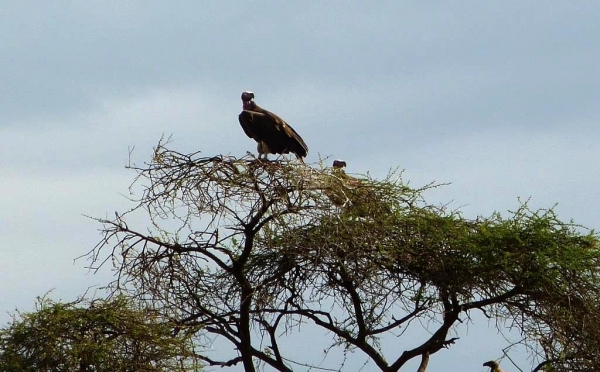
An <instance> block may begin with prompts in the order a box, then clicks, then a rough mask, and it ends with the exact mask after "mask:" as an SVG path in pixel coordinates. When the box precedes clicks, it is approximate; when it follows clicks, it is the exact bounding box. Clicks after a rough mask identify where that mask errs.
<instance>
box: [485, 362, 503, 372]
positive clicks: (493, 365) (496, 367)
mask: <svg viewBox="0 0 600 372" xmlns="http://www.w3.org/2000/svg"><path fill="white" fill-rule="evenodd" d="M483 366H484V367H490V372H502V370H501V369H500V364H498V362H496V361H495V360H490V361H489V362H485V363H483Z"/></svg>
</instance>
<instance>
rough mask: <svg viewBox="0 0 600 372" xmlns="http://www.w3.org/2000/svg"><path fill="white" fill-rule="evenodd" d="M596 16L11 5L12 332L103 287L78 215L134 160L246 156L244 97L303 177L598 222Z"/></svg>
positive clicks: (451, 358)
mask: <svg viewBox="0 0 600 372" xmlns="http://www.w3.org/2000/svg"><path fill="white" fill-rule="evenodd" d="M599 19H600V3H599V2H592V1H578V2H571V1H545V2H543V3H542V2H523V1H502V2H499V1H498V2H484V1H467V2H465V1H461V2H455V1H444V2H427V3H424V2H418V1H411V2H408V1H385V2H384V1H327V2H316V1H315V2H311V3H307V2H299V1H296V2H281V1H258V2H257V1H244V2H242V1H212V2H208V1H175V2H165V1H163V2H156V1H119V2H105V1H96V2H84V1H80V2H50V1H31V2H27V3H26V2H4V3H3V4H2V5H0V56H1V58H0V141H2V146H1V147H0V172H1V173H0V174H1V182H0V191H1V193H2V194H1V198H0V222H1V223H0V249H2V252H3V255H2V257H3V258H2V259H1V260H0V297H1V298H2V306H1V308H0V321H1V322H2V323H4V322H6V321H8V319H9V317H8V314H7V312H9V311H12V310H14V309H15V308H19V309H30V308H31V306H32V305H33V303H34V301H35V297H36V296H38V295H43V294H44V293H45V292H47V291H49V290H52V289H53V290H54V291H53V292H52V295H51V296H52V297H53V298H54V299H57V300H58V299H63V300H71V299H74V298H75V296H77V295H79V294H81V293H83V291H85V289H86V288H87V287H89V286H91V285H103V284H106V282H107V280H108V279H109V277H110V273H109V272H107V271H106V270H105V271H103V272H101V273H99V274H96V275H92V274H90V273H88V272H87V271H86V270H85V268H84V267H85V264H86V262H85V261H84V260H79V261H75V262H74V261H73V259H74V258H75V257H77V256H79V255H81V254H84V253H85V252H87V251H88V250H90V249H91V248H93V246H94V245H95V244H96V243H97V242H98V240H99V238H100V236H99V233H98V228H100V226H99V225H98V224H97V223H95V222H94V221H91V220H89V219H86V218H85V217H84V216H83V215H91V216H96V217H105V216H112V215H113V213H114V211H115V210H119V211H123V210H125V209H126V208H127V207H128V206H130V204H128V202H127V201H126V200H125V198H124V197H123V196H122V194H126V193H127V186H128V185H129V183H130V182H131V181H132V179H133V176H134V174H133V173H132V172H130V171H127V170H125V169H124V165H125V164H126V163H127V160H128V150H129V148H132V147H135V151H134V153H133V157H134V159H135V160H137V161H138V162H141V161H144V160H146V159H149V156H150V154H151V151H152V146H154V145H155V144H156V143H157V142H158V140H159V138H160V136H161V135H162V134H166V135H171V134H172V136H173V137H172V139H173V142H172V143H171V148H174V149H176V150H178V151H181V152H192V151H198V150H200V151H202V152H203V153H204V154H206V155H207V156H208V155H216V154H231V155H243V154H245V153H246V151H252V152H254V151H255V150H256V144H255V142H254V141H252V140H251V139H249V138H247V137H246V136H245V135H244V133H243V131H242V129H241V128H240V126H239V123H238V121H237V115H238V113H239V112H240V110H241V101H240V93H241V92H242V91H243V90H252V91H254V92H255V94H256V101H257V103H258V104H259V105H261V106H262V107H264V108H266V109H269V110H271V111H274V112H276V113H277V114H278V115H280V116H282V117H283V118H284V119H285V120H286V121H287V122H288V123H290V124H291V125H292V126H293V127H294V128H295V129H296V130H297V131H298V132H299V133H300V134H301V135H302V137H303V138H304V140H305V141H306V143H307V144H308V146H309V149H310V152H309V155H308V161H309V162H313V161H317V160H318V159H319V156H322V157H327V156H331V157H333V158H341V159H344V160H346V161H347V163H348V171H349V172H352V173H366V172H369V173H370V174H371V175H372V176H375V177H383V176H385V175H386V173H387V171H388V170H389V169H390V168H400V169H404V170H405V171H404V178H405V179H406V180H407V181H410V183H411V185H414V186H421V185H423V184H426V183H428V182H430V181H437V182H449V183H451V184H450V185H449V186H446V187H444V188H442V189H439V190H437V191H435V192H432V193H431V194H430V201H431V202H434V203H445V202H452V203H451V204H450V207H451V208H459V207H460V208H462V210H463V212H464V213H465V215H467V216H471V217H474V216H476V215H480V214H481V215H489V214H491V213H492V212H493V211H500V212H505V211H507V210H514V209H516V208H517V207H518V205H519V203H518V201H517V200H518V198H523V199H526V198H531V205H532V206H533V207H551V206H553V205H555V204H557V203H558V205H557V207H556V210H557V212H558V214H559V217H560V218H562V219H563V220H570V219H574V220H575V222H579V223H581V224H583V225H586V226H589V227H592V228H598V227H600V217H599V216H598V212H597V211H598V210H600V200H599V198H598V189H599V187H600V175H599V168H600V165H599V162H598V157H599V154H600V151H599V150H598V143H599V138H600V126H599V125H598V118H599V117H600V105H599V104H598V101H599V99H600V63H599V61H600V26H599V25H600V21H599ZM484 326H485V325H484ZM473 328H476V327H473ZM471 332H473V331H471ZM469 336H472V334H471V335H467V336H466V337H465V338H466V339H468V338H469ZM439 355H440V356H439V357H438V354H436V356H435V357H433V358H432V361H431V367H430V370H432V371H441V370H459V369H460V370H464V371H467V370H469V371H483V370H484V368H483V367H481V363H483V362H484V361H486V360H487V359H492V358H495V357H499V356H501V352H500V349H499V347H498V346H497V345H495V344H494V345H489V344H487V343H485V342H475V343H474V344H473V346H470V347H468V348H467V347H464V346H462V345H457V346H456V347H454V348H452V349H450V350H448V351H443V352H441V353H440V354H439ZM443 363H455V364H456V366H457V368H450V369H449V368H447V366H445V367H444V364H443ZM367 369H368V368H367ZM505 370H507V371H511V370H516V369H511V366H510V365H508V366H506V368H505Z"/></svg>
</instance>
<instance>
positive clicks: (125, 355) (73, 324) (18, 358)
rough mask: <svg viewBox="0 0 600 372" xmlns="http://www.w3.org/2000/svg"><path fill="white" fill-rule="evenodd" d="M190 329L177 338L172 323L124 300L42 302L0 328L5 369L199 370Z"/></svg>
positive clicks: (0, 356)
mask: <svg viewBox="0 0 600 372" xmlns="http://www.w3.org/2000/svg"><path fill="white" fill-rule="evenodd" d="M191 331H193V330H187V331H186V332H180V333H178V334H177V335H174V334H173V324H171V323H170V322H169V321H167V320H166V319H163V318H162V317H160V316H159V315H158V314H157V313H156V312H155V311H152V310H149V309H137V308H135V307H134V306H133V304H132V302H131V301H130V300H128V299H126V298H125V297H116V298H113V299H111V300H94V301H91V302H87V301H84V300H78V301H75V302H71V303H60V302H58V303H57V302H53V301H51V300H50V299H48V298H40V299H39V300H38V303H37V305H36V311H35V312H30V313H29V312H19V313H17V314H15V315H14V316H13V321H12V323H11V324H10V325H9V326H8V327H6V328H4V329H2V330H0V370H2V371H15V372H16V371H32V372H33V371H65V372H67V371H157V372H158V371H198V370H200V366H199V363H198V362H197V361H195V360H196V358H195V355H194V353H193V347H192V346H193V345H192V340H191V336H192V335H193V332H191Z"/></svg>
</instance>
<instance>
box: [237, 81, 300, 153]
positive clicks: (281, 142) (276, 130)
mask: <svg viewBox="0 0 600 372" xmlns="http://www.w3.org/2000/svg"><path fill="white" fill-rule="evenodd" d="M242 102H243V108H244V109H243V111H242V112H241V113H240V115H239V120H240V125H241V126H242V128H243V129H244V132H245V133H246V135H247V136H248V137H250V138H253V139H254V140H255V141H256V142H257V143H258V145H257V146H256V149H257V150H258V158H259V159H260V158H261V156H263V157H264V159H265V160H266V159H267V155H268V154H289V153H290V152H291V153H293V154H295V155H296V157H297V158H298V159H300V160H301V161H302V158H303V157H305V156H306V154H307V153H308V146H306V143H304V140H303V139H302V137H300V135H299V134H298V133H296V131H295V130H294V128H292V127H291V126H290V125H289V124H288V123H286V122H285V121H283V119H281V118H280V117H279V116H277V115H275V114H274V113H272V112H270V111H267V110H265V109H263V108H262V107H260V106H258V105H257V104H256V103H254V93H252V92H243V93H242Z"/></svg>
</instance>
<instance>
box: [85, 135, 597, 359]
mask: <svg viewBox="0 0 600 372" xmlns="http://www.w3.org/2000/svg"><path fill="white" fill-rule="evenodd" d="M130 168H131V169H133V170H135V171H136V172H137V177H136V179H135V182H134V183H133V185H132V187H133V189H132V190H139V189H141V192H142V194H141V196H140V197H139V198H138V199H137V200H136V202H137V204H136V206H135V207H134V208H133V209H132V210H131V211H129V212H126V213H124V214H117V215H116V218H115V219H114V220H104V219H103V220H99V221H101V223H102V224H103V226H104V228H103V231H104V236H103V239H102V241H101V242H100V243H99V244H98V245H97V246H96V248H95V249H94V250H93V251H92V252H90V258H91V260H92V266H94V267H95V268H99V267H100V266H101V265H102V264H103V263H105V262H111V263H112V264H113V265H114V267H115V269H116V271H117V273H118V276H117V279H116V280H115V282H114V283H113V284H114V288H115V290H120V291H125V292H127V293H129V294H130V295H133V296H136V297H137V298H140V299H145V300H147V301H149V302H151V303H152V306H153V307H155V308H160V309H162V311H164V312H165V313H168V314H170V316H173V317H176V318H177V319H178V321H179V323H180V324H181V325H182V326H183V325H194V326H201V327H200V328H199V332H200V334H201V335H203V336H205V337H207V338H209V339H220V340H223V341H225V342H228V343H230V344H231V345H233V348H222V350H221V351H222V357H220V358H215V357H214V356H212V355H206V356H203V357H202V358H203V360H204V361H205V363H207V364H208V365H213V366H234V365H239V364H241V365H243V368H244V369H245V370H246V371H255V370H256V369H263V368H264V367H265V366H269V367H270V368H273V369H275V370H279V371H291V370H292V369H293V367H294V365H296V364H300V365H303V366H306V365H307V364H309V363H310V362H307V361H306V360H305V359H303V356H304V355H299V353H285V352H284V351H283V349H282V348H281V347H280V346H281V343H282V342H283V341H285V340H286V339H287V338H290V337H302V335H301V334H298V333H294V332H291V330H292V329H295V328H297V327H305V326H309V325H311V326H316V327H318V328H320V329H322V330H324V331H326V332H327V333H329V334H332V335H334V337H335V338H334V340H333V341H332V344H331V346H330V349H328V350H332V349H335V348H342V349H345V350H348V349H351V350H354V351H358V352H362V353H364V355H366V356H367V357H368V358H369V359H370V360H371V361H372V362H373V363H374V364H375V365H376V366H377V367H378V368H379V369H380V370H382V371H398V370H400V369H401V368H402V367H404V366H405V365H406V363H407V362H408V361H410V360H412V359H413V358H420V360H421V365H420V367H419V370H420V371H425V370H426V368H427V362H428V360H429V357H430V356H431V355H434V354H435V353H436V352H438V351H440V350H441V349H443V348H447V347H456V346H458V345H456V346H454V345H455V344H459V342H458V339H456V338H451V337H450V335H451V334H452V333H451V331H453V330H454V329H455V328H456V327H458V326H460V324H461V321H462V319H463V318H468V317H469V316H470V314H471V313H472V312H473V311H480V312H481V313H483V314H484V315H485V316H487V317H489V318H492V319H496V320H498V321H499V322H498V323H497V324H502V322H506V321H508V322H510V323H511V324H512V325H513V326H516V327H518V328H519V329H520V330H521V331H522V334H523V335H524V338H523V340H522V341H521V342H522V343H524V344H526V345H528V346H529V347H530V351H531V353H532V354H533V356H534V360H535V361H536V365H534V366H532V368H533V370H548V371H567V370H568V371H588V370H591V369H594V368H599V367H600V363H599V362H598V360H600V357H599V355H598V350H599V349H600V348H599V347H598V346H599V345H598V340H600V327H599V326H598V324H600V315H599V314H600V312H599V301H598V298H599V295H600V282H599V278H598V274H599V273H598V267H599V266H598V265H599V259H600V251H599V249H598V237H597V235H595V234H594V233H593V232H590V231H587V230H582V229H581V228H580V227H578V226H575V225H573V224H571V223H564V222H561V221H560V220H559V219H558V218H557V216H556V215H555V213H554V212H553V211H552V210H538V211H532V210H530V209H529V208H528V207H527V205H526V204H524V205H522V206H521V207H520V208H519V209H518V210H517V211H515V212H513V213H512V214H511V215H510V216H509V217H506V218H504V217H502V216H501V215H500V214H493V215H492V216H490V217H487V218H484V217H478V218H476V219H467V218H465V217H463V216H462V215H461V214H460V213H458V212H456V211H448V210H447V209H446V208H444V207H436V206H432V205H429V204H428V203H426V201H425V199H424V198H423V192H424V191H426V190H427V189H429V188H432V187H436V186H435V185H428V186H425V187H423V188H420V189H414V188H411V187H409V186H408V185H407V184H405V183H404V182H403V181H402V180H401V178H400V177H397V175H396V174H391V175H390V176H389V177H387V178H386V179H384V180H374V179H371V178H369V177H362V176H360V177H359V176H356V177H351V176H348V175H346V174H345V173H344V172H343V171H341V170H336V169H330V168H324V167H311V166H307V165H304V164H300V163H294V162H288V161H285V160H282V161H275V162H260V161H257V160H256V159H254V158H252V157H250V156H247V157H244V158H241V159H238V158H234V157H224V156H216V157H201V156H200V154H199V153H193V154H181V153H178V152H175V151H171V150H169V149H167V148H166V147H165V146H164V145H163V144H162V143H159V145H158V146H157V148H156V149H155V151H154V155H153V158H152V161H151V162H149V163H148V164H145V165H144V166H141V167H138V166H130ZM135 213H142V214H144V215H146V216H147V217H148V218H149V222H150V223H149V227H146V228H143V227H141V226H140V227H137V228H136V227H131V226H130V225H129V224H128V222H129V220H138V218H137V217H136V218H134V215H135ZM415 320H422V322H415ZM422 324H427V327H428V329H427V330H428V331H429V337H428V338H426V339H425V340H420V341H416V340H413V339H410V338H408V337H404V338H403V337H401V335H403V334H405V333H404V332H406V331H407V329H411V328H412V327H419V326H422ZM498 327H502V326H501V325H498ZM390 334H391V335H395V337H394V340H401V341H402V345H405V348H404V349H403V350H401V351H399V352H397V353H391V354H390V353H389V352H388V353H384V351H383V348H382V347H381V345H382V342H385V340H386V335H390ZM398 337H399V338H398ZM394 342H396V343H398V341H394ZM411 342H414V344H412V345H411ZM229 349H232V350H233V352H232V354H230V355H226V354H227V353H226V350H229ZM337 368H338V369H341V368H342V366H338V367H337Z"/></svg>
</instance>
